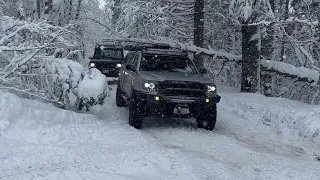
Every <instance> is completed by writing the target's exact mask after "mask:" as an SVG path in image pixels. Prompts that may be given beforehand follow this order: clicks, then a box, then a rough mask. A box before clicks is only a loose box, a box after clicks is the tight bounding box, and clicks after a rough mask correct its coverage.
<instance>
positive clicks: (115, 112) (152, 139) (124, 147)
mask: <svg viewBox="0 0 320 180" xmlns="http://www.w3.org/2000/svg"><path fill="white" fill-rule="evenodd" d="M113 89H114V91H113V92H112V96H111V97H108V98H106V104H105V105H104V106H102V107H100V106H96V107H94V108H92V110H91V113H92V114H79V113H75V112H70V111H65V110H61V109H58V108H56V107H54V106H52V105H49V104H44V103H41V102H38V101H35V100H27V99H21V98H19V97H17V96H15V95H13V94H11V93H8V92H4V91H0V179H36V180H48V179H63V180H73V179H121V180H124V179H133V180H144V179H181V180H182V179H183V180H187V179H190V180H191V179H192V180H195V179H201V180H202V179H210V180H211V179H223V180H224V179H246V180H247V179H297V180H300V179H304V180H308V179H312V180H318V179H320V161H317V160H316V158H317V156H319V155H320V139H319V136H320V135H317V133H316V132H317V128H319V125H320V123H319V121H320V108H319V106H310V105H306V104H303V103H300V102H295V101H289V100H285V99H280V98H266V97H263V96H261V95H258V94H241V93H235V92H230V90H228V89H219V92H220V93H221V95H222V101H221V103H220V104H219V106H218V113H219V115H218V123H217V126H216V129H215V130H214V131H213V132H208V131H205V130H202V129H197V128H196V125H195V122H194V121H193V120H192V119H190V120H181V119H158V118H147V119H146V120H145V127H144V129H143V130H136V129H134V128H132V127H130V126H129V125H128V124H127V117H128V115H127V114H128V111H127V109H126V108H118V107H116V106H115V98H114V94H115V87H114V86H113ZM294 122H295V123H294Z"/></svg>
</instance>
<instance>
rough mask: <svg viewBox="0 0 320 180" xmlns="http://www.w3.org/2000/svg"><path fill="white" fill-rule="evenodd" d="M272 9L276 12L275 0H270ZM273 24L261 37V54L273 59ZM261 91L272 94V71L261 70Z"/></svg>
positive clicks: (267, 27)
mask: <svg viewBox="0 0 320 180" xmlns="http://www.w3.org/2000/svg"><path fill="white" fill-rule="evenodd" d="M269 1H270V5H271V8H272V11H273V12H275V7H276V5H275V0H269ZM273 28H274V27H273V24H271V25H267V26H266V32H265V33H266V34H267V35H266V36H265V37H261V55H262V56H263V57H265V58H268V59H272V58H273V54H274V47H273V46H274V33H275V32H274V29H273ZM260 82H261V83H260V85H261V87H262V91H260V92H261V93H263V94H264V95H265V96H272V91H273V90H272V74H271V73H270V72H260Z"/></svg>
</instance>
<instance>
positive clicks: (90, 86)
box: [74, 68, 109, 110]
mask: <svg viewBox="0 0 320 180" xmlns="http://www.w3.org/2000/svg"><path fill="white" fill-rule="evenodd" d="M74 92H75V94H76V96H77V102H76V105H77V107H78V109H79V110H81V109H82V108H83V107H84V106H85V107H86V109H87V110H88V108H89V107H90V106H94V105H97V104H100V105H102V104H103V102H104V99H105V98H106V97H107V96H108V95H109V89H108V81H107V78H106V77H105V75H103V74H102V73H101V72H100V71H99V70H98V69H95V68H92V69H90V70H88V71H87V73H86V74H85V76H84V78H83V79H82V80H81V82H79V85H78V87H77V88H76V89H75V91H74Z"/></svg>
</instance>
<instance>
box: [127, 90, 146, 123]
mask: <svg viewBox="0 0 320 180" xmlns="http://www.w3.org/2000/svg"><path fill="white" fill-rule="evenodd" d="M143 113H144V103H143V102H142V101H141V100H139V98H138V97H137V96H136V95H135V94H134V93H132V97H131V98H130V104H129V125H130V126H133V127H134V128H136V129H141V128H142V124H143V116H144V114H143Z"/></svg>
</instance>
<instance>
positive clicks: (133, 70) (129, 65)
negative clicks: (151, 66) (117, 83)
mask: <svg viewBox="0 0 320 180" xmlns="http://www.w3.org/2000/svg"><path fill="white" fill-rule="evenodd" d="M126 69H127V70H128V71H132V72H135V69H134V67H133V65H131V64H127V65H126Z"/></svg>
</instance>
